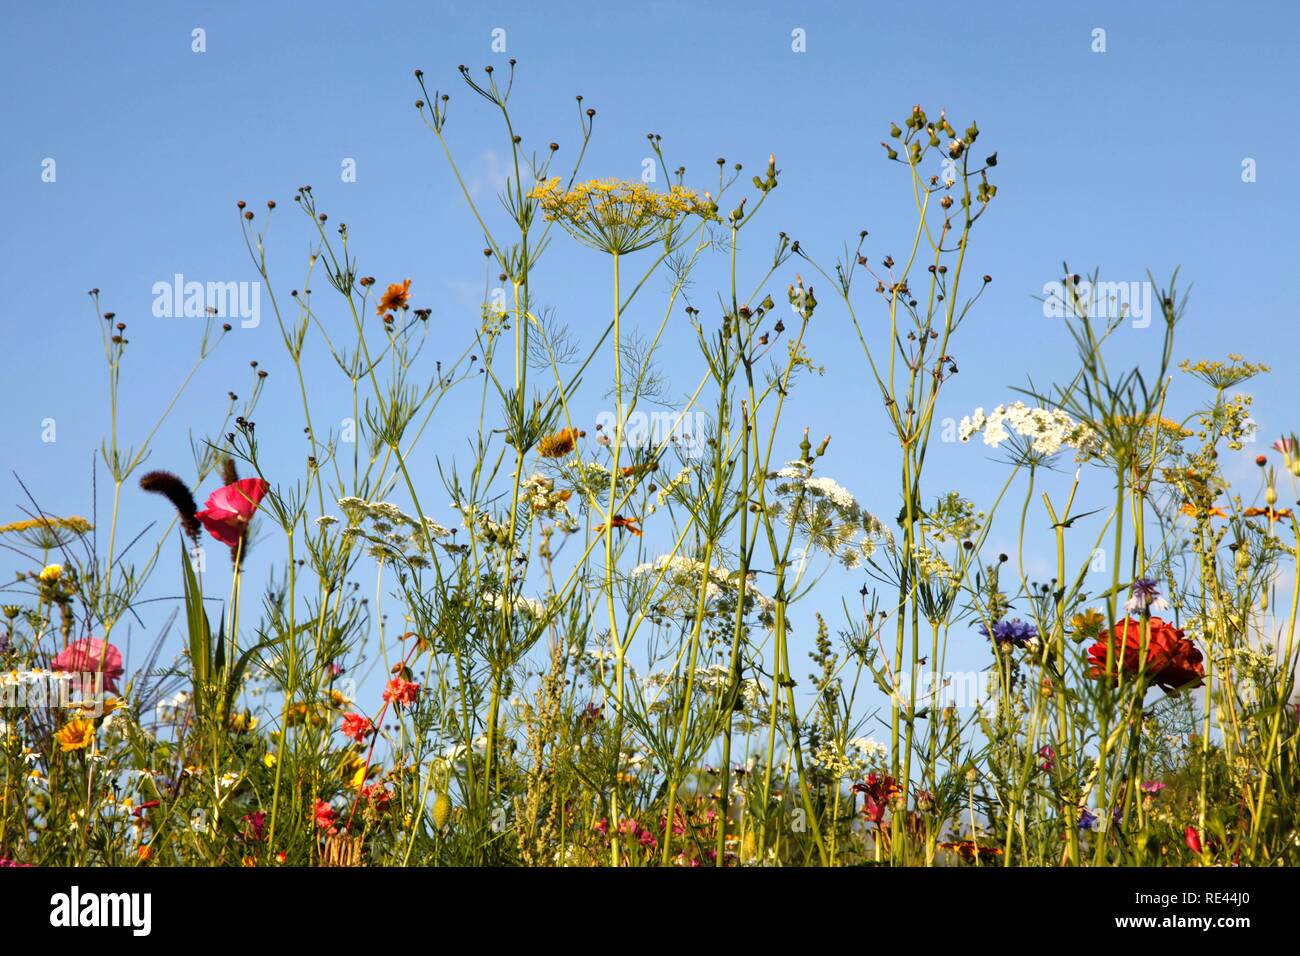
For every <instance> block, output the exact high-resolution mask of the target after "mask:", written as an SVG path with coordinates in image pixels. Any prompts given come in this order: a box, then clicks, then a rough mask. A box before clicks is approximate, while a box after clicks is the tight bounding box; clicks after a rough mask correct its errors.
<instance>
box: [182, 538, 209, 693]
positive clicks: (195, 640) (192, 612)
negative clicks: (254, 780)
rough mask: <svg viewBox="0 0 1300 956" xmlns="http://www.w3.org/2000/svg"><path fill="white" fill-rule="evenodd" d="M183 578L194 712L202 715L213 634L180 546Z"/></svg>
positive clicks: (183, 545)
mask: <svg viewBox="0 0 1300 956" xmlns="http://www.w3.org/2000/svg"><path fill="white" fill-rule="evenodd" d="M181 574H182V577H183V580H184V582H185V622H186V625H187V626H188V628H189V639H190V669H191V671H192V673H193V685H194V710H195V712H196V713H197V714H199V715H202V714H204V713H205V711H206V706H205V704H206V696H207V689H208V686H209V682H210V681H211V679H212V673H211V665H212V630H211V628H210V627H209V626H208V615H207V612H206V611H205V610H204V609H203V591H202V589H201V588H200V587H199V580H198V578H197V577H196V576H195V574H194V568H193V566H192V565H191V564H190V556H189V555H188V554H186V553H185V543H184V542H183V541H182V542H181Z"/></svg>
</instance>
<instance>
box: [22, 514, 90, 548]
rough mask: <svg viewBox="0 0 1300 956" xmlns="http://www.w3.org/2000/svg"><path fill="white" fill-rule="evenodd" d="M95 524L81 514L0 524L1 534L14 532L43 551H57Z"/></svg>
mask: <svg viewBox="0 0 1300 956" xmlns="http://www.w3.org/2000/svg"><path fill="white" fill-rule="evenodd" d="M94 528H95V526H94V525H93V524H91V523H90V522H89V521H87V520H86V519H85V518H82V517H80V516H79V515H69V516H68V517H66V518H56V517H54V516H53V515H50V516H47V517H44V518H27V519H25V520H23V521H11V522H9V524H5V525H0V535H4V534H12V535H16V536H18V537H19V538H22V539H23V541H25V542H27V544H29V545H31V546H32V547H33V548H38V549H40V550H42V551H55V550H57V549H59V548H62V547H63V546H64V545H66V544H68V543H69V542H70V541H72V540H73V539H74V538H77V537H80V536H81V535H84V534H88V533H89V532H91V531H93V530H94Z"/></svg>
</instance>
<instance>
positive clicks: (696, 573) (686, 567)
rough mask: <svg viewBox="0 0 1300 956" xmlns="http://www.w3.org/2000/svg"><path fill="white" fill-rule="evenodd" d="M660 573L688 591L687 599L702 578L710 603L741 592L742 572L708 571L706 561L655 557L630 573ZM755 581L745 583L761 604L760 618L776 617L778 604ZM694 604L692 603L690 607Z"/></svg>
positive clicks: (747, 594) (751, 577) (748, 594)
mask: <svg viewBox="0 0 1300 956" xmlns="http://www.w3.org/2000/svg"><path fill="white" fill-rule="evenodd" d="M660 573H662V574H663V577H664V580H665V581H666V582H670V583H671V584H672V585H674V586H676V587H679V588H685V589H686V596H687V597H689V595H690V594H691V593H694V590H695V588H696V587H698V582H699V581H700V580H701V579H703V580H704V582H705V583H704V596H705V598H706V600H708V601H714V600H716V599H718V598H719V597H722V596H723V595H724V594H728V593H731V594H734V593H737V592H739V590H740V572H739V571H728V570H727V569H726V568H723V567H719V566H716V565H715V566H714V567H712V568H705V566H704V562H703V561H697V560H696V559H694V558H687V557H684V556H681V555H669V554H662V555H660V556H659V557H657V558H655V560H654V561H651V562H648V563H646V564H639V565H637V566H636V567H635V568H633V569H632V570H631V572H630V574H631V576H632V577H634V578H639V577H644V576H646V575H656V576H657V575H659V574H660ZM753 582H754V575H753V574H752V573H751V574H750V575H749V576H748V578H747V579H746V582H745V597H746V598H748V599H749V600H751V601H753V602H754V603H755V605H757V607H758V610H759V614H760V615H762V616H767V615H770V614H772V612H773V611H774V610H775V608H776V604H775V602H774V601H773V600H772V599H771V598H770V597H768V596H767V595H766V594H763V593H762V592H761V591H759V590H758V589H757V588H755V587H754V583H753ZM690 603H691V602H690V601H689V600H688V601H687V604H690Z"/></svg>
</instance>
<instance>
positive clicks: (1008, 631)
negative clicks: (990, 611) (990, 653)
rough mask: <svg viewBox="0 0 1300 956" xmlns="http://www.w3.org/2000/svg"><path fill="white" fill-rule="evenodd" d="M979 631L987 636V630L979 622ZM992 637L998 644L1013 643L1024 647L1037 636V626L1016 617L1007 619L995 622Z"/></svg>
mask: <svg viewBox="0 0 1300 956" xmlns="http://www.w3.org/2000/svg"><path fill="white" fill-rule="evenodd" d="M980 633H981V634H983V635H984V636H985V637H988V636H989V630H988V628H987V627H985V626H984V625H983V624H980ZM992 637H993V640H995V641H997V642H998V643H999V644H1014V645H1015V646H1016V647H1024V646H1026V645H1027V644H1028V643H1029V642H1030V641H1032V640H1034V639H1036V638H1037V637H1038V628H1036V627H1034V625H1032V624H1030V623H1029V622H1027V621H1022V620H1020V618H1018V617H1017V618H1013V619H1011V620H1009V621H998V622H997V623H995V624H994V625H993V635H992Z"/></svg>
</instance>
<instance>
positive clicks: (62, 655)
mask: <svg viewBox="0 0 1300 956" xmlns="http://www.w3.org/2000/svg"><path fill="white" fill-rule="evenodd" d="M50 669H51V670H56V671H64V672H66V673H69V674H99V673H102V674H103V675H104V689H105V690H110V691H113V692H114V693H116V692H117V679H118V678H119V677H121V676H122V673H123V669H122V652H121V651H119V650H118V649H117V648H116V647H114V646H113V645H112V644H107V643H105V642H104V641H102V640H100V639H99V638H98V637H92V638H89V639H87V638H82V639H81V640H77V641H73V642H72V643H71V644H69V645H68V646H67V647H65V648H64V649H63V650H62V651H60V652H59V654H58V655H57V656H56V657H55V658H54V660H53V661H51V662H50Z"/></svg>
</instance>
